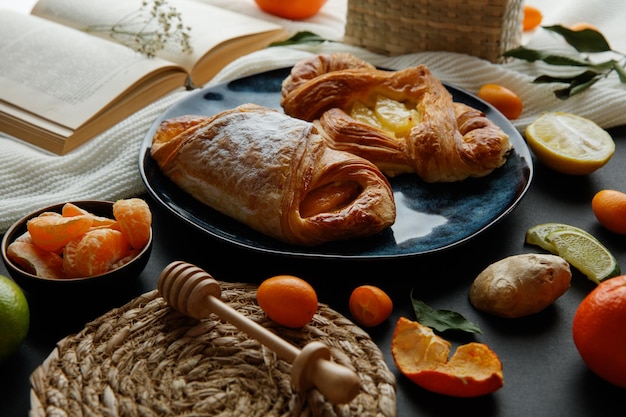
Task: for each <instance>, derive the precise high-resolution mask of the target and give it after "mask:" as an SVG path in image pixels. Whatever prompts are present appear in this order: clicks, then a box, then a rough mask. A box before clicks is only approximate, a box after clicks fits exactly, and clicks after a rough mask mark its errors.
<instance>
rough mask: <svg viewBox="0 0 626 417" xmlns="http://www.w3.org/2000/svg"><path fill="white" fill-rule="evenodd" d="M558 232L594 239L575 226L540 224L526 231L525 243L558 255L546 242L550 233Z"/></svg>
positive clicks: (552, 246) (550, 244)
mask: <svg viewBox="0 0 626 417" xmlns="http://www.w3.org/2000/svg"><path fill="white" fill-rule="evenodd" d="M560 230H570V231H575V232H578V233H582V234H586V235H587V236H589V237H591V238H593V239H595V238H594V237H593V236H592V235H591V234H589V233H587V232H586V231H585V230H583V229H580V228H578V227H576V226H570V225H569V224H565V223H541V224H538V225H536V226H533V227H531V228H530V229H528V230H527V231H526V237H525V241H526V243H528V244H529V245H535V246H539V247H540V248H542V249H544V250H547V251H548V252H550V253H552V254H555V255H558V253H557V250H556V248H555V247H554V245H552V243H550V242H548V241H547V240H546V238H547V237H548V235H549V234H550V233H552V232H557V231H560Z"/></svg>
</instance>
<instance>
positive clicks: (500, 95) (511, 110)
mask: <svg viewBox="0 0 626 417" xmlns="http://www.w3.org/2000/svg"><path fill="white" fill-rule="evenodd" d="M478 97H480V98H482V99H483V100H485V101H486V102H487V103H489V104H491V105H492V106H493V107H495V108H496V109H498V110H499V111H500V113H502V114H503V115H504V116H505V117H506V118H507V119H509V120H513V119H517V118H518V117H519V116H520V114H522V109H523V107H524V106H523V104H522V99H521V98H520V97H519V96H518V95H517V94H516V93H514V92H513V91H512V90H510V89H508V88H506V87H504V86H501V85H499V84H485V85H483V86H482V87H480V90H478Z"/></svg>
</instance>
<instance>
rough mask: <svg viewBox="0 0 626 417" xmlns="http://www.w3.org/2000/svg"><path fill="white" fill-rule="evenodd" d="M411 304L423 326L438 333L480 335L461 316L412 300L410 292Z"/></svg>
mask: <svg viewBox="0 0 626 417" xmlns="http://www.w3.org/2000/svg"><path fill="white" fill-rule="evenodd" d="M411 302H412V304H413V310H414V311H415V317H416V319H417V321H418V322H419V323H420V324H421V325H423V326H427V327H430V328H432V329H435V330H437V331H439V332H443V331H446V330H461V331H464V332H468V333H482V330H480V328H479V327H478V325H476V324H475V323H472V322H471V321H469V320H467V319H466V318H465V317H463V315H461V314H459V313H457V312H455V311H451V310H435V309H433V308H432V307H429V306H428V305H427V304H426V303H424V302H423V301H420V300H417V299H415V298H413V291H411Z"/></svg>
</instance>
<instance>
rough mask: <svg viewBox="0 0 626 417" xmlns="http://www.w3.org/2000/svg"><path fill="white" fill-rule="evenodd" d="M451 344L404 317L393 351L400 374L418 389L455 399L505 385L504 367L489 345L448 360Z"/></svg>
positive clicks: (460, 350) (463, 348)
mask: <svg viewBox="0 0 626 417" xmlns="http://www.w3.org/2000/svg"><path fill="white" fill-rule="evenodd" d="M450 347H451V343H450V342H449V341H447V340H445V339H443V338H441V337H439V336H437V335H436V334H435V333H434V332H433V330H432V329H430V328H429V327H426V326H423V325H421V324H420V323H418V322H416V321H411V320H409V319H407V318H405V317H400V318H399V319H398V322H397V324H396V328H395V330H394V334H393V338H392V344H391V350H392V355H393V359H394V362H395V364H396V366H397V368H398V369H399V370H400V372H401V373H402V374H403V375H404V376H406V377H407V378H408V379H409V380H411V381H412V382H414V383H415V384H417V385H418V386H420V387H422V388H424V389H426V390H428V391H431V392H435V393H438V394H443V395H448V396H453V397H477V396H482V395H486V394H490V393H492V392H495V391H497V390H498V389H500V388H501V387H502V386H503V385H504V377H503V373H502V363H501V362H500V359H499V358H498V356H497V355H496V354H495V353H494V352H493V351H492V350H491V349H490V348H489V347H488V346H487V345H485V344H482V343H477V342H471V343H467V344H464V345H460V346H458V347H457V349H456V351H455V352H454V354H453V355H452V357H450V358H449V359H448V356H449V354H450Z"/></svg>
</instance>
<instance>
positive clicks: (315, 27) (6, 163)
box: [0, 0, 626, 232]
mask: <svg viewBox="0 0 626 417" xmlns="http://www.w3.org/2000/svg"><path fill="white" fill-rule="evenodd" d="M346 1H347V0H328V3H327V4H326V5H325V6H324V9H323V10H322V13H321V14H320V15H318V16H316V17H315V18H314V19H312V20H310V21H308V22H290V21H283V20H281V19H278V18H274V17H270V18H269V19H270V20H275V21H279V22H281V23H283V24H284V25H286V27H287V28H288V29H289V30H291V31H292V32H296V31H298V30H311V31H313V32H315V33H318V34H319V35H321V36H323V37H325V38H327V39H335V40H339V39H341V37H342V35H343V29H344V25H345V11H346ZM211 3H215V4H218V5H220V6H223V7H227V8H231V9H234V10H238V11H241V12H246V13H248V14H251V15H255V16H265V17H266V18H267V16H266V15H263V14H262V13H261V12H259V11H258V9H256V8H255V6H254V4H253V0H237V1H235V0H212V1H211ZM528 3H531V4H532V3H536V4H538V6H539V8H540V9H541V10H542V11H543V13H544V22H543V24H546V25H548V24H563V25H569V24H572V23H575V22H580V21H585V22H589V23H592V24H594V25H596V26H597V27H599V28H600V30H601V31H602V32H603V33H604V34H605V36H606V37H607V39H608V40H609V42H610V43H611V46H612V47H613V49H615V50H620V51H623V50H626V25H625V24H624V22H626V8H624V7H623V0H603V1H602V2H590V1H587V0H553V1H552V2H550V4H542V3H546V2H541V1H540V0H535V1H534V2H533V1H530V0H529V1H528ZM527 42H528V43H529V44H530V46H540V47H542V48H545V47H548V46H555V47H559V46H562V41H561V40H560V39H559V38H557V37H555V36H553V35H551V34H550V33H548V32H546V31H545V30H543V29H539V30H536V31H534V32H533V33H532V34H529V35H527ZM620 43H621V44H620ZM333 51H349V52H352V53H354V54H355V55H357V56H359V57H361V58H363V59H366V60H368V61H369V62H371V63H373V64H375V65H380V66H383V67H387V68H391V69H400V68H405V67H408V66H411V65H416V64H420V63H422V64H426V65H427V66H428V67H429V68H430V69H431V71H432V72H433V73H434V74H435V75H437V76H438V77H439V78H440V79H441V80H442V81H444V82H446V83H449V84H451V85H455V86H457V87H460V88H462V89H465V90H467V91H469V92H473V93H475V92H476V91H477V90H478V88H479V87H480V86H481V85H483V84H485V83H498V84H502V85H505V86H507V87H509V88H511V89H512V90H514V91H516V92H517V93H518V94H519V95H520V96H521V98H522V100H523V103H524V112H523V114H522V116H521V117H520V118H519V119H517V120H515V121H513V123H514V125H515V126H516V127H517V128H518V129H519V130H520V131H523V129H524V128H525V127H526V125H527V124H528V123H530V122H531V121H532V120H534V119H535V118H536V117H537V116H538V115H539V114H540V113H541V112H544V111H556V110H559V111H567V112H572V113H576V114H579V115H581V116H585V117H588V118H590V119H592V120H594V121H595V122H596V123H598V124H599V125H601V126H603V127H605V128H609V127H613V126H618V125H625V124H626V111H625V109H624V104H625V103H626V87H625V86H624V85H622V84H620V82H619V80H617V78H616V77H613V76H611V77H609V78H608V79H605V80H602V81H600V82H599V83H598V84H596V85H594V86H593V87H592V88H591V89H590V90H588V91H587V92H586V93H584V94H581V95H578V96H574V97H572V98H570V99H568V100H565V101H562V100H558V99H556V98H555V97H554V95H553V93H552V88H553V87H552V86H550V85H545V84H532V83H531V81H532V79H534V78H535V76H537V75H538V74H539V72H540V71H538V70H537V66H536V65H533V64H528V63H525V62H521V61H515V62H512V63H508V64H501V65H498V64H492V63H489V62H486V61H483V60H480V59H478V58H475V57H472V56H469V55H463V54H455V53H446V52H427V53H416V54H410V55H404V56H400V57H391V58H390V57H386V56H380V55H376V54H373V53H371V52H369V51H365V50H362V49H360V48H355V47H350V46H346V45H343V44H341V43H334V42H332V43H325V44H322V45H315V46H297V47H281V48H270V49H265V50H262V51H258V52H256V53H253V54H250V55H247V56H245V57H243V58H240V59H238V60H236V61H234V62H233V63H231V64H230V65H228V66H227V67H226V68H224V69H223V70H222V71H221V72H220V73H219V74H217V75H216V77H215V78H214V79H213V80H212V81H211V82H210V83H209V84H208V85H214V84H216V83H220V82H223V81H227V80H231V79H234V78H238V77H241V76H245V75H250V74H254V73H257V72H261V71H265V70H269V69H274V68H280V67H286V66H290V65H292V64H293V63H295V62H296V61H297V60H299V59H301V58H303V57H305V56H307V55H309V54H312V53H326V52H333ZM188 94H189V92H186V91H176V92H174V93H172V94H170V95H168V96H166V97H164V98H163V99H161V100H159V101H157V102H155V103H153V104H152V105H150V106H148V107H146V108H145V109H142V110H141V111H139V112H137V113H136V114H134V115H132V116H130V117H129V118H127V119H126V120H124V121H122V122H121V123H119V124H118V125H116V126H114V127H113V128H111V129H109V130H108V131H107V132H105V133H103V134H101V135H99V136H97V137H96V138H94V139H93V140H91V141H89V142H88V143H87V144H85V145H83V146H82V147H80V148H78V149H76V150H74V151H72V152H71V153H69V154H68V155H64V156H57V155H52V154H50V153H47V152H44V151H41V150H39V149H36V148H34V147H31V146H28V145H26V144H24V143H22V142H19V141H15V140H13V139H9V138H5V137H2V136H0V232H4V231H6V229H7V228H8V227H9V226H10V224H11V223H12V222H14V221H15V220H16V219H18V218H19V217H21V216H23V215H24V214H26V213H28V212H29V211H32V210H35V209H38V208H40V207H42V206H46V205H49V204H54V203H58V202H63V201H68V200H77V199H108V200H115V199H118V198H126V197H129V196H133V195H137V194H140V193H142V192H144V191H145V188H144V185H143V183H142V181H141V178H140V175H139V169H138V166H139V147H140V144H141V142H142V141H143V139H144V136H145V134H146V132H147V131H148V129H149V128H150V126H151V125H152V123H153V122H154V120H155V119H156V118H157V117H158V116H159V115H160V114H161V113H162V112H163V111H164V110H165V109H167V108H168V107H169V106H171V105H173V104H174V103H176V102H177V101H178V100H181V99H184V98H185V97H187V96H188Z"/></svg>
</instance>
